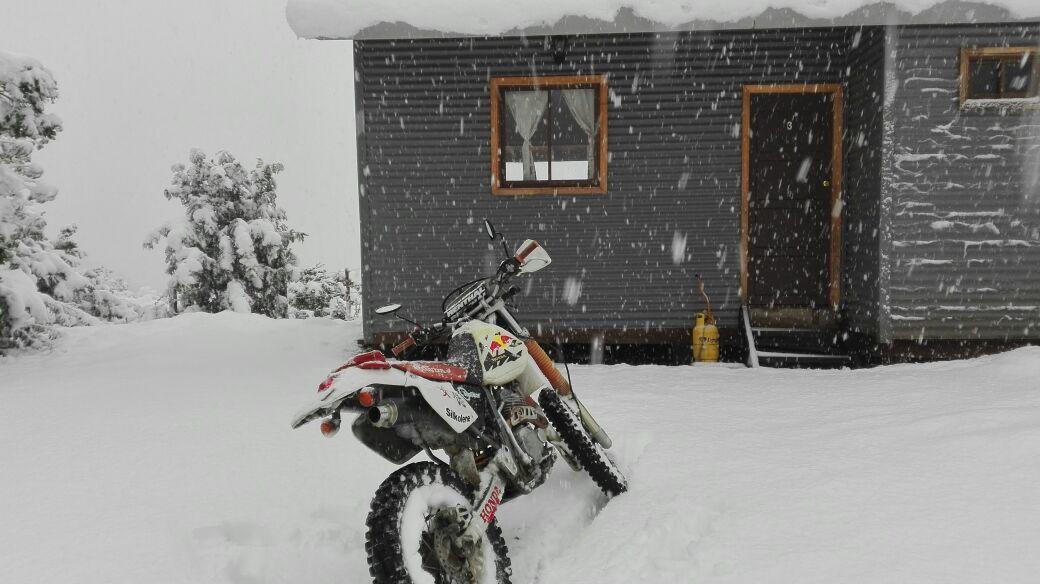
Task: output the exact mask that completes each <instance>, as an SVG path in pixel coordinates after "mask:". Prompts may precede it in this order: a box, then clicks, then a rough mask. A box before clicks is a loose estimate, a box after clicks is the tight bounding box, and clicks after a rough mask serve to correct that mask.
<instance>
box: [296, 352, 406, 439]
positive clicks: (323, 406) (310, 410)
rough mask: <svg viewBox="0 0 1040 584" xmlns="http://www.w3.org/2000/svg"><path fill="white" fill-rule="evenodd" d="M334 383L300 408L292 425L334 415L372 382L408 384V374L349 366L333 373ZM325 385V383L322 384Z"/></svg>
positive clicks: (391, 370) (393, 370)
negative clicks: (347, 400)
mask: <svg viewBox="0 0 1040 584" xmlns="http://www.w3.org/2000/svg"><path fill="white" fill-rule="evenodd" d="M331 379H332V383H331V384H329V385H326V386H325V389H323V390H319V393H318V398H317V399H315V400H313V401H311V402H310V403H309V404H308V405H307V406H305V407H304V408H302V409H300V410H299V411H298V412H297V413H296V415H295V416H293V419H292V427H293V428H294V429H295V428H299V427H300V426H302V425H304V424H306V423H307V422H310V421H312V420H316V419H318V418H324V417H325V416H330V415H332V413H333V412H335V411H336V410H337V409H339V406H340V404H342V403H343V401H344V400H346V399H347V398H349V397H351V396H353V395H355V394H357V392H359V391H361V389H363V388H364V387H366V386H368V385H372V384H383V385H401V386H403V385H407V376H406V374H405V372H404V371H401V370H399V369H361V368H358V367H349V368H347V369H344V370H342V371H339V372H336V373H333V374H332V376H331ZM322 385H325V384H322Z"/></svg>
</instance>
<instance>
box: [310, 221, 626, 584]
mask: <svg viewBox="0 0 1040 584" xmlns="http://www.w3.org/2000/svg"><path fill="white" fill-rule="evenodd" d="M484 223H485V228H486V231H487V234H488V236H489V237H490V238H491V239H492V240H493V241H499V242H501V244H502V248H503V250H505V252H506V256H507V257H506V259H505V260H504V261H502V263H501V264H500V265H499V267H498V270H497V271H496V273H495V274H494V275H493V276H491V277H488V278H481V279H479V280H475V281H473V282H470V283H467V284H464V285H462V286H460V287H458V288H456V289H455V290H453V291H452V292H451V293H449V294H448V296H447V297H445V299H444V301H443V303H442V305H441V308H442V311H443V318H442V319H441V321H440V322H438V323H435V324H433V325H429V326H422V325H419V324H418V323H415V322H414V321H412V320H411V319H409V318H407V317H405V316H402V315H401V314H400V310H401V306H400V305H399V304H391V305H388V306H384V307H381V308H379V309H376V311H375V312H376V313H377V314H388V315H389V314H392V315H395V316H397V317H399V318H401V319H403V320H405V321H407V322H410V323H411V324H413V325H415V326H416V328H415V329H414V330H413V331H412V332H411V333H410V334H409V335H408V336H407V337H406V338H405V339H404V341H403V342H401V343H400V344H399V345H397V346H395V347H394V348H393V350H392V352H393V354H394V357H401V356H407V355H408V354H409V353H412V352H415V351H417V350H421V349H422V348H424V347H430V346H434V345H439V344H440V343H442V342H443V341H445V340H446V341H447V359H446V360H444V361H409V360H398V359H387V358H386V356H384V355H383V353H381V352H380V351H371V352H367V353H362V354H359V355H356V356H354V357H353V358H351V359H350V360H349V361H347V362H346V363H344V364H343V365H341V366H340V367H339V368H337V369H336V370H335V371H333V372H332V374H331V375H329V377H328V378H327V379H325V381H323V382H322V383H321V384H320V385H319V386H318V398H317V399H316V401H314V402H313V403H311V404H310V405H308V406H307V407H306V408H304V409H303V410H302V411H301V412H300V413H299V414H298V415H297V416H296V417H295V418H294V419H293V422H292V427H293V428H298V427H300V426H302V425H303V424H306V423H308V422H310V421H313V420H317V419H323V421H322V423H321V431H322V433H323V434H325V435H326V436H333V435H335V434H336V432H337V431H338V430H339V428H340V425H341V423H342V421H341V420H342V416H343V414H345V413H359V414H361V415H359V416H357V417H356V418H355V419H354V421H353V422H352V423H351V431H352V432H353V434H354V436H355V437H356V438H357V439H358V440H360V441H361V442H362V443H363V444H364V445H365V446H367V447H369V448H370V449H372V450H374V451H375V452H376V453H377V454H379V455H381V456H383V457H384V458H385V459H387V460H389V461H391V462H393V463H395V464H398V465H403V464H405V463H406V462H408V461H409V460H411V459H412V458H413V457H414V456H416V455H417V454H418V453H419V452H421V451H425V452H426V454H427V455H428V457H429V458H430V460H431V461H430V462H414V463H411V464H408V465H407V466H404V467H402V468H401V469H399V470H397V471H396V472H394V473H393V474H391V475H390V476H389V477H387V479H386V480H385V481H383V483H382V485H380V487H379V488H378V490H377V491H376V494H375V497H374V498H373V499H372V506H371V512H370V513H369V515H368V520H367V526H368V533H367V535H366V544H365V549H366V551H367V553H368V564H369V572H370V573H371V575H372V577H373V580H374V581H375V583H376V584H390V583H393V584H404V583H411V582H434V583H436V584H447V583H459V584H462V583H465V584H477V583H480V584H489V583H498V584H504V583H508V582H509V578H510V574H511V568H510V560H509V557H508V551H507V548H506V543H505V540H504V539H503V537H502V532H501V530H500V529H499V528H498V525H497V523H496V521H495V515H496V513H497V511H498V507H499V505H500V504H502V503H504V502H507V501H509V500H511V499H513V498H515V497H518V496H520V495H523V494H526V493H530V492H531V491H533V490H534V489H535V488H537V487H538V486H539V485H541V484H542V483H543V482H544V481H545V479H546V477H547V476H548V474H549V472H550V470H551V469H552V466H553V463H554V461H555V459H556V457H557V455H559V456H560V457H562V458H563V459H564V460H565V461H566V462H567V463H568V464H569V465H570V466H571V467H572V468H574V469H575V470H581V469H584V470H585V471H586V472H587V473H588V474H589V475H590V476H591V478H592V479H593V480H594V481H595V482H596V484H597V485H598V486H599V487H600V488H601V489H602V490H603V491H604V492H605V493H606V494H607V495H608V496H614V495H618V494H620V493H623V492H624V491H625V490H626V488H627V481H626V479H625V476H624V475H623V474H622V473H621V471H620V470H618V468H617V466H616V465H615V463H614V460H613V458H612V457H611V456H610V455H608V453H607V450H608V449H609V448H610V446H611V441H610V438H609V436H608V435H607V433H606V432H605V431H604V430H603V429H602V427H600V426H599V424H597V423H596V421H595V419H594V418H593V417H592V415H591V414H590V413H589V411H588V409H586V408H585V406H584V405H583V404H582V403H581V401H579V400H578V398H577V396H576V395H575V394H574V391H573V389H572V388H571V387H570V383H569V382H568V380H567V379H565V378H564V377H563V375H562V374H561V373H560V372H559V370H557V369H556V367H555V365H554V364H553V362H552V360H551V359H550V358H549V357H548V355H547V354H546V353H545V351H544V350H543V349H542V348H541V347H540V346H539V344H538V343H537V342H536V341H535V340H534V339H532V338H531V336H530V334H529V332H528V330H527V329H525V328H524V327H522V326H521V325H520V324H519V323H518V322H517V321H516V319H515V318H514V317H513V315H512V313H511V312H510V310H509V306H508V305H507V302H508V301H509V299H510V298H512V297H513V296H515V295H516V294H517V293H518V291H519V288H518V287H516V286H514V285H512V281H513V279H514V278H516V277H517V276H522V275H526V274H531V273H534V272H536V271H538V270H541V269H542V268H544V267H546V266H548V265H549V264H550V263H551V261H552V260H551V258H550V257H549V254H548V252H546V250H545V249H544V248H543V247H542V246H541V245H539V244H538V243H537V242H535V241H533V240H527V241H525V242H524V243H523V244H522V245H521V246H520V247H519V248H518V250H517V251H516V252H515V253H513V254H510V253H509V251H508V250H509V248H508V245H507V244H506V241H505V238H504V237H503V236H502V235H501V234H500V233H498V232H496V231H495V229H494V227H493V226H492V225H491V224H490V223H489V222H487V221H485V222H484ZM534 396H537V401H536V400H535V398H534ZM434 450H443V451H444V452H445V453H446V454H447V455H448V461H447V462H444V461H442V460H441V459H440V458H439V457H437V456H436V455H434V453H433V451H434Z"/></svg>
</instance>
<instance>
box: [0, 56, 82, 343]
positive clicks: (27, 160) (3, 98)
mask: <svg viewBox="0 0 1040 584" xmlns="http://www.w3.org/2000/svg"><path fill="white" fill-rule="evenodd" d="M57 97H58V86H57V84H56V83H55V81H54V78H53V77H52V76H51V74H50V72H49V71H48V70H47V69H46V68H44V67H43V66H42V65H41V64H40V63H39V62H38V61H36V60H35V59H31V58H28V57H23V56H20V55H14V54H11V53H5V52H0V348H2V347H7V346H24V345H28V344H32V343H33V342H35V341H37V340H39V339H40V338H43V337H47V336H50V330H49V327H50V325H52V324H63V325H75V324H91V323H93V322H96V320H95V319H93V318H92V317H91V316H90V315H89V314H86V313H85V312H83V311H82V310H80V309H78V308H76V307H75V306H73V305H71V304H67V301H71V300H73V299H74V296H75V294H76V291H77V290H78V289H79V288H80V287H82V286H83V285H85V284H86V280H85V279H84V278H83V277H82V276H81V275H80V274H79V273H78V272H77V271H76V270H75V269H73V267H72V266H71V265H69V263H68V262H67V261H66V258H67V256H66V255H65V254H64V253H63V252H62V251H61V250H56V249H55V248H54V245H53V243H52V242H51V241H50V240H48V239H47V237H46V236H45V235H44V228H45V227H46V222H45V220H44V218H43V212H42V210H41V209H40V206H41V205H42V204H43V203H46V202H48V201H51V200H53V199H54V197H55V196H56V195H57V192H58V191H57V189H55V188H54V187H52V186H50V185H48V184H46V183H44V182H43V181H41V180H40V177H41V176H43V169H42V168H40V166H39V165H37V164H35V163H33V162H32V153H33V152H34V151H35V150H37V149H39V148H42V147H43V146H45V145H46V144H47V143H48V142H50V141H51V140H52V139H53V138H54V137H55V136H56V135H57V134H58V132H59V131H60V130H61V120H60V119H59V118H58V117H57V116H55V115H54V114H51V113H47V112H46V111H45V107H46V105H47V104H48V103H51V102H53V101H54V100H55V99H57Z"/></svg>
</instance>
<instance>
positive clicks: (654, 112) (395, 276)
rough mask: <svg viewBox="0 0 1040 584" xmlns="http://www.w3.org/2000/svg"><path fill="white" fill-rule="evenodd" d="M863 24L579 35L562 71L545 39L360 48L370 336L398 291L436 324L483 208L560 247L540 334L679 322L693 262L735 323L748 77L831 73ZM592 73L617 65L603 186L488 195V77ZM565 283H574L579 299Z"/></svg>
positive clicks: (539, 315) (537, 303)
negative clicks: (679, 254) (678, 246)
mask: <svg viewBox="0 0 1040 584" xmlns="http://www.w3.org/2000/svg"><path fill="white" fill-rule="evenodd" d="M855 30H856V29H814V30H783V31H757V32H755V31H736V32H717V33H678V34H661V35H655V34H626V35H615V36H609V35H600V36H585V37H571V38H570V45H569V49H568V56H567V59H566V60H565V62H564V63H563V64H562V65H557V64H555V63H554V62H553V60H552V58H551V56H550V55H549V53H548V51H547V50H546V49H545V47H544V44H543V39H542V38H530V37H529V38H527V39H520V38H485V39H462V40H459V39H426V40H407V41H360V42H356V43H355V48H356V55H355V64H356V67H357V73H356V74H357V80H358V82H357V91H358V94H357V99H358V109H359V112H360V115H361V117H360V118H359V132H360V135H359V164H360V170H361V172H360V175H361V211H362V245H363V251H362V260H363V264H364V266H363V269H364V300H365V307H366V316H365V332H366V336H368V337H369V338H371V335H372V334H373V333H375V332H382V331H386V330H391V328H394V327H396V328H398V329H399V328H400V326H399V325H392V324H390V323H388V321H386V320H384V319H382V318H378V319H374V318H373V316H374V315H373V314H372V313H371V309H372V307H374V306H378V305H380V304H383V303H385V302H389V301H397V302H401V303H403V304H405V305H406V306H407V307H408V310H409V311H410V312H411V313H412V314H413V315H415V316H417V317H419V318H423V319H433V318H436V317H438V315H439V302H440V298H441V296H442V295H443V294H444V293H446V292H447V291H448V290H449V289H451V288H452V287H453V286H454V285H456V284H459V283H462V282H464V281H466V280H468V279H470V278H474V277H477V276H479V275H481V274H484V273H487V272H488V271H490V270H491V269H492V266H493V264H494V262H495V261H496V260H497V259H498V258H499V256H498V255H497V254H496V251H495V250H491V249H490V248H489V246H488V243H487V240H486V239H485V237H484V236H483V233H482V228H481V224H480V220H481V218H482V217H485V216H487V217H489V218H491V219H492V220H493V221H494V222H495V223H496V224H497V225H498V226H499V227H500V228H501V229H502V230H503V231H505V232H506V233H507V234H508V235H509V236H510V237H511V238H512V243H513V244H514V245H516V244H518V243H519V241H520V239H521V238H523V237H526V236H529V237H532V238H535V239H538V240H539V241H541V242H542V243H543V244H544V245H545V247H546V248H547V249H548V250H549V252H550V253H551V254H552V256H553V265H552V266H551V267H550V268H549V269H547V270H544V271H543V272H540V273H538V274H536V275H534V276H533V277H532V279H533V280H534V286H533V287H530V288H528V289H527V291H526V295H525V296H523V297H521V298H520V307H521V314H522V316H523V320H524V322H525V323H528V324H529V325H531V326H532V328H535V327H534V325H535V323H539V324H540V325H542V326H543V327H554V328H563V329H600V330H602V329H607V330H629V331H633V330H634V331H640V330H649V331H653V330H657V329H667V328H687V327H689V326H690V324H691V321H692V314H693V312H695V311H696V310H699V309H700V308H701V302H700V300H699V298H698V297H697V295H696V294H695V291H694V283H693V282H694V273H697V272H699V273H701V274H703V275H704V277H705V280H706V284H707V288H708V291H709V292H710V294H711V296H712V300H713V302H714V303H715V307H716V311H717V314H718V316H719V318H720V320H721V322H722V324H723V325H727V326H733V325H735V324H736V309H737V307H738V293H739V272H740V269H739V217H740V204H739V193H740V190H739V188H740V186H739V183H740V138H739V124H740V118H741V103H742V98H741V87H742V86H743V85H744V84H746V83H806V82H837V81H840V80H841V79H842V77H843V75H844V70H845V67H846V66H847V62H846V55H847V53H848V50H849V48H850V41H851V40H852V37H853V35H854V33H855ZM590 73H606V74H609V85H610V89H611V104H610V106H609V150H610V153H611V160H610V166H609V171H608V172H609V192H608V193H607V194H606V195H585V196H579V197H552V196H527V197H515V196H492V195H491V193H490V176H489V165H490V162H489V158H490V155H489V153H488V141H489V127H488V126H489V121H488V82H489V79H490V78H491V77H493V76H529V75H553V74H557V75H558V74H590ZM847 97H852V99H853V100H855V99H858V98H856V97H854V96H847ZM864 99H866V98H864ZM860 101H862V99H860ZM854 103H857V102H854ZM858 123H860V124H861V125H865V126H864V127H869V125H870V122H869V121H861V122H858ZM867 135H868V136H872V135H873V134H871V133H870V131H869V128H868V132H867ZM857 164H859V165H860V166H861V167H863V168H867V167H868V166H869V162H867V161H863V162H859V163H857ZM852 174H853V175H855V172H853V173H852ZM867 183H869V181H866V182H865V183H863V188H864V189H865V190H867V189H869V188H871V187H870V186H869V185H868V184H867ZM853 209H858V207H856V206H853ZM856 212H858V211H856ZM850 219H851V222H849V221H850ZM857 220H858V218H850V217H848V213H847V218H846V221H847V222H849V223H848V224H849V225H850V226H851V225H854V224H855V221H857ZM684 237H685V239H686V251H685V254H684V257H683V259H682V261H681V262H680V263H679V264H676V263H673V261H672V249H673V241H675V240H680V241H681V239H682V238H684ZM863 249H865V246H846V249H845V253H846V256H847V257H848V255H849V254H855V253H858V251H859V250H863ZM875 255H876V254H875ZM847 261H848V260H847ZM866 261H867V262H868V263H869V262H870V261H872V260H870V259H869V258H868V259H867V260H866ZM568 279H573V281H575V282H580V284H581V295H580V298H579V299H578V301H577V302H576V303H575V304H574V305H573V306H571V305H568V304H567V303H566V301H565V299H564V296H563V290H564V287H565V282H566V281H567V280H568ZM857 298H860V299H861V300H862V299H865V298H867V297H866V296H862V295H860V296H857ZM862 301H865V300H862ZM608 338H609V336H608Z"/></svg>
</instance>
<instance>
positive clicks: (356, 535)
mask: <svg viewBox="0 0 1040 584" xmlns="http://www.w3.org/2000/svg"><path fill="white" fill-rule="evenodd" d="M357 335H358V329H357V327H356V326H354V325H352V324H349V323H347V324H344V323H341V322H333V321H328V320H309V321H273V320H268V319H266V318H263V317H259V316H250V315H241V314H230V313H225V314H219V315H204V314H191V315H184V316H180V317H177V318H173V319H164V320H157V321H151V322H145V323H139V324H132V325H105V326H97V327H85V328H79V329H72V330H69V331H68V333H67V335H66V337H65V339H64V340H62V341H61V342H60V343H59V345H58V346H57V347H56V349H55V350H54V351H53V352H50V353H48V354H38V355H27V356H20V357H14V358H7V359H3V360H0V581H3V582H12V583H13V582H17V583H31V582H61V583H91V584H93V583H105V584H110V583H135V584H136V583H149V584H151V583H180V582H192V583H208V582H233V583H258V582H307V583H310V584H321V583H325V582H328V583H333V582H335V583H343V582H347V583H351V584H354V583H362V582H365V581H367V569H366V565H365V558H364V519H365V515H366V513H367V511H368V503H369V497H370V496H371V494H372V492H373V491H374V490H375V488H376V486H377V485H378V484H379V483H380V481H381V480H382V479H383V478H384V477H385V476H386V475H387V474H388V473H389V472H390V471H391V470H392V467H391V465H390V464H389V463H386V462H384V461H383V460H382V459H380V458H379V457H377V456H376V455H375V454H372V453H370V452H368V451H366V450H365V449H364V448H363V447H361V446H360V445H359V444H358V443H357V442H355V441H354V439H353V438H352V437H351V436H350V433H349V432H347V433H341V434H340V435H339V436H338V437H336V438H334V439H332V440H327V439H324V438H323V437H322V436H321V435H320V433H319V432H318V430H317V428H315V427H310V426H306V427H304V428H303V429H301V430H299V431H291V430H289V418H290V416H291V414H292V413H293V412H295V411H296V409H297V408H298V407H300V406H301V405H302V404H303V403H305V402H306V401H307V400H308V399H309V398H311V397H312V395H313V394H314V392H315V386H316V384H317V383H318V382H320V381H321V380H322V378H323V376H324V374H325V373H326V372H327V371H328V370H329V369H330V368H332V367H333V366H334V365H336V364H337V363H339V362H340V361H341V360H342V359H343V358H344V356H346V355H347V354H348V352H349V351H351V350H352V349H353V348H354V346H355V345H354V342H353V340H354V339H355V338H356V337H357ZM572 374H573V376H574V383H575V386H576V387H577V388H578V389H579V391H580V392H582V395H583V396H584V398H585V401H586V402H587V403H588V405H589V406H590V408H591V409H592V410H593V412H595V413H596V414H597V416H598V417H599V418H600V420H601V421H602V422H603V423H604V425H605V426H606V427H607V428H608V429H609V430H610V432H611V434H612V436H613V438H614V441H615V444H616V445H617V446H616V449H617V451H618V454H619V456H620V457H621V459H622V461H623V463H624V465H625V467H626V468H627V470H628V472H629V474H630V479H631V490H630V491H629V492H628V493H627V494H625V495H622V496H621V497H618V498H616V499H614V500H612V501H610V502H609V503H607V502H606V501H605V500H604V498H603V497H602V496H601V495H600V494H599V493H598V492H597V491H596V489H595V488H594V487H593V485H592V484H591V483H590V482H589V481H588V479H587V478H585V477H584V476H582V475H579V474H575V473H573V472H571V471H570V469H568V468H566V467H565V466H564V465H560V466H558V468H557V469H556V470H555V471H554V474H553V476H552V477H551V478H550V479H549V481H548V483H547V484H546V485H545V486H544V487H543V488H541V489H539V490H538V491H537V492H535V493H534V494H532V495H530V496H528V497H526V498H523V499H520V500H517V501H515V502H513V503H510V504H508V505H506V506H504V507H503V508H502V510H501V511H500V515H499V516H500V520H501V522H502V526H503V529H504V531H505V534H506V536H507V540H508V542H509V545H510V547H511V555H512V558H513V565H514V566H515V576H514V581H515V582H517V583H532V582H537V583H544V584H548V583H560V582H574V583H584V582H588V583H593V584H614V583H630V582H753V583H761V582H799V583H800V584H805V583H811V582H821V583H823V582H826V583H833V582H900V583H905V582H915V583H918V582H1000V583H1002V584H1007V583H1011V582H1036V578H1037V575H1038V574H1040V553H1038V551H1037V550H1040V487H1038V485H1040V348H1028V349H1022V350H1018V351H1014V352H1011V353H1008V354H1004V355H999V356H994V357H987V358H983V359H977V360H972V361H961V362H952V363H941V364H931V365H912V366H910V365H908V366H893V367H885V368H879V369H873V370H864V371H852V372H850V371H777V370H745V369H721V368H720V369H706V368H692V367H653V366H647V367H629V366H593V367H573V368H572Z"/></svg>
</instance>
